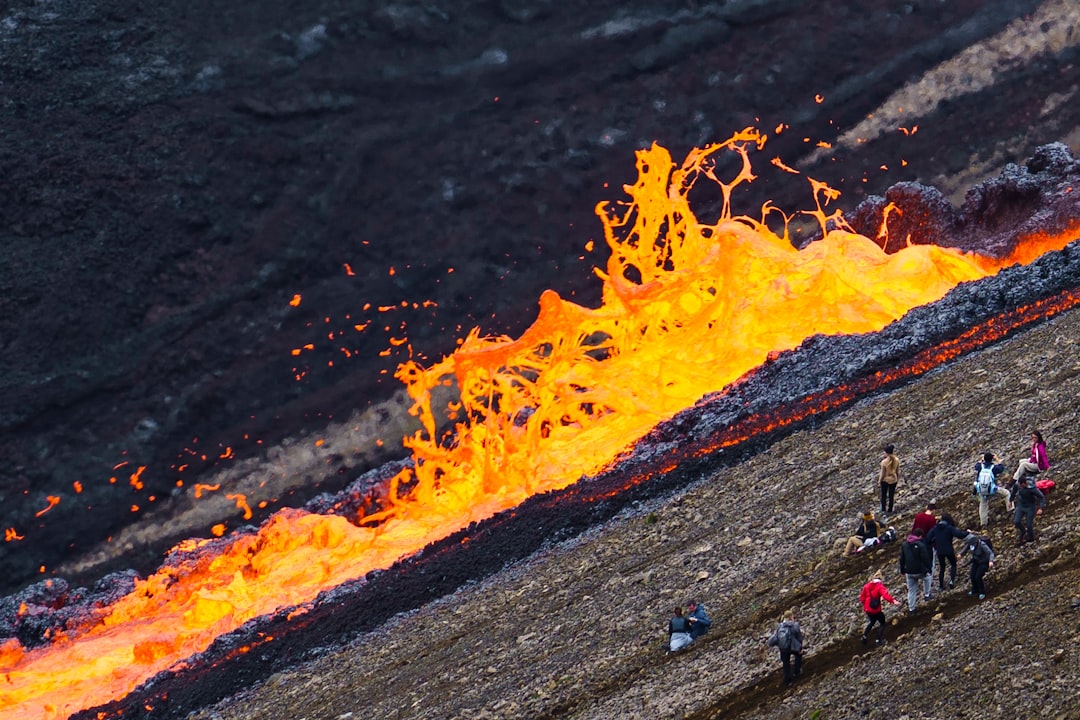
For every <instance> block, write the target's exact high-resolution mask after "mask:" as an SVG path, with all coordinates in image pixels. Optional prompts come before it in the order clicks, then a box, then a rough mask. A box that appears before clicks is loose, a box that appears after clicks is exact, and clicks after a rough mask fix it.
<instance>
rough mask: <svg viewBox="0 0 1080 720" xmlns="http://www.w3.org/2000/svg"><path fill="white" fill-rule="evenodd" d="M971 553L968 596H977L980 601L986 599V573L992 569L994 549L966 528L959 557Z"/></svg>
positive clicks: (984, 539) (982, 538)
mask: <svg viewBox="0 0 1080 720" xmlns="http://www.w3.org/2000/svg"><path fill="white" fill-rule="evenodd" d="M968 553H971V572H970V574H969V577H970V578H971V589H970V590H968V595H974V596H977V597H978V598H979V599H980V600H982V599H983V598H985V597H986V581H985V580H984V578H985V577H986V573H987V571H989V570H990V568H992V567H994V549H993V548H992V547H990V543H989V542H987V540H986V538H984V537H980V536H978V535H976V534H975V531H974V530H972V529H971V528H968V531H967V537H965V538H964V547H963V548H961V550H960V557H963V556H965V555H967V554H968Z"/></svg>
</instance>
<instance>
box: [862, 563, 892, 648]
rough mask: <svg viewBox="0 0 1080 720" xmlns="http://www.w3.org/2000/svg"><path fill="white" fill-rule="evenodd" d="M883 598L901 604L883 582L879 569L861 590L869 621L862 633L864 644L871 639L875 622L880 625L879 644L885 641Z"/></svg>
mask: <svg viewBox="0 0 1080 720" xmlns="http://www.w3.org/2000/svg"><path fill="white" fill-rule="evenodd" d="M883 600H884V601H885V602H888V603H892V604H893V605H899V604H900V603H898V602H896V601H895V600H893V597H892V595H890V594H889V590H888V588H886V587H885V583H884V582H882V579H881V571H880V570H878V571H877V572H876V573H874V574H873V576H872V577H871V578H870V580H869V582H867V583H866V584H865V585H863V587H862V590H860V591H859V602H861V603H862V608H863V612H864V613H866V618H867V621H868V622H867V624H866V629H865V630H863V634H862V644H863V645H865V644H866V642H867V640H868V639H869V637H870V631H871V630H873V629H874V625H875V624H877V625H879V627H878V632H877V644H878V645H881V644H883V643H884V642H885V607H884V605H882V601H883Z"/></svg>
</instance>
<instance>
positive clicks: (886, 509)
mask: <svg viewBox="0 0 1080 720" xmlns="http://www.w3.org/2000/svg"><path fill="white" fill-rule="evenodd" d="M884 452H885V457H883V458H882V459H881V467H880V469H879V470H878V485H879V486H880V487H881V514H882V517H883V518H885V517H887V515H886V513H889V514H891V513H892V511H893V502H894V501H895V500H896V484H897V483H898V482H900V458H898V457H896V446H895V445H893V444H892V443H889V444H888V445H886V446H885V447H884Z"/></svg>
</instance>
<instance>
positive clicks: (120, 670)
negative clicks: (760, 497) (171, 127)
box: [0, 130, 1075, 718]
mask: <svg viewBox="0 0 1080 720" xmlns="http://www.w3.org/2000/svg"><path fill="white" fill-rule="evenodd" d="M763 142H764V138H763V137H761V136H759V135H758V134H757V133H756V132H753V131H749V130H748V131H744V132H742V133H739V134H737V135H735V136H734V137H732V138H731V139H730V140H728V141H726V142H724V143H719V144H716V145H711V146H709V147H707V148H704V149H701V150H695V151H693V152H692V153H691V154H690V156H689V157H688V158H687V159H686V161H685V162H684V163H683V164H682V165H681V166H679V167H675V166H674V165H673V163H672V161H671V158H670V155H669V154H668V153H667V151H666V150H664V149H663V148H660V147H658V146H655V145H654V146H653V147H652V148H651V149H648V150H642V151H640V152H639V153H638V171H639V179H638V182H637V183H636V184H635V185H633V186H630V187H627V188H626V190H627V192H628V194H629V196H630V200H629V201H628V202H626V203H623V204H621V205H620V206H618V207H617V208H612V207H609V206H607V205H601V206H600V207H598V214H599V215H600V217H601V220H602V222H603V224H604V229H605V236H606V239H607V242H608V244H609V246H610V248H611V257H610V260H609V262H608V265H607V269H606V271H603V272H601V271H599V270H598V271H597V274H598V275H599V276H600V277H601V278H602V280H603V302H602V304H601V306H600V307H599V308H597V309H587V308H583V307H580V306H578V305H575V304H573V303H570V302H567V301H565V300H562V299H561V298H559V297H558V296H557V295H555V294H554V293H553V292H547V293H545V294H544V295H543V296H542V297H541V299H540V314H539V317H538V319H537V320H536V322H535V323H534V324H533V326H532V327H530V328H529V329H528V330H527V331H526V332H525V333H524V334H523V335H522V336H521V337H520V338H518V339H516V340H514V339H510V338H502V337H499V338H485V337H481V336H480V334H479V331H477V330H473V331H472V332H471V333H470V334H469V335H468V337H467V338H466V339H465V340H464V342H463V344H462V345H461V347H460V348H459V349H458V350H457V351H456V352H455V353H454V354H453V355H451V356H449V357H447V358H445V359H444V360H443V361H442V362H440V363H438V364H436V365H434V366H433V367H431V368H427V369H424V368H421V367H419V366H418V365H415V364H412V363H410V364H406V365H404V366H402V367H401V368H400V369H399V372H398V377H399V378H400V379H401V380H403V381H404V382H405V383H406V384H407V385H408V389H409V392H410V394H411V396H412V398H413V400H414V402H415V405H414V412H415V413H416V414H417V415H418V416H419V418H420V419H421V421H422V423H423V426H424V428H425V430H424V431H422V432H420V433H417V435H415V436H414V437H410V438H406V439H405V445H406V447H408V448H409V449H411V451H412V452H413V456H414V460H415V464H414V465H415V468H414V469H413V470H410V471H406V472H403V473H402V474H401V475H399V476H398V477H396V478H395V479H394V481H393V483H392V486H391V488H390V489H389V492H388V493H387V496H386V498H385V499H384V506H383V509H382V510H380V511H379V512H378V513H376V514H373V515H369V516H367V517H364V518H357V519H356V520H357V522H355V523H354V522H350V521H349V520H347V519H345V518H341V517H336V516H322V515H313V514H309V513H305V512H303V511H300V510H283V511H281V512H279V513H278V514H276V515H275V516H273V517H272V518H271V519H269V520H268V521H267V522H266V523H265V524H264V525H263V527H262V528H261V529H260V530H259V532H258V533H257V534H254V535H246V536H241V537H236V538H233V539H232V540H230V541H229V542H227V543H224V542H221V541H219V542H221V544H222V548H218V547H217V546H216V545H215V546H214V547H215V551H214V552H203V550H204V549H205V548H202V547H200V545H201V544H202V543H204V542H206V541H191V542H189V543H188V544H187V545H186V546H185V547H184V548H182V551H181V552H179V553H177V557H176V558H174V560H173V561H172V562H170V563H169V564H168V565H167V566H165V567H163V569H162V570H160V571H159V572H157V573H156V574H154V575H153V576H151V577H150V578H148V579H146V580H144V581H140V582H139V583H138V584H137V587H136V589H135V591H134V592H133V593H131V594H130V595H128V596H127V597H125V598H123V599H122V600H120V601H119V602H117V603H116V604H114V605H112V606H110V607H107V608H103V609H102V610H101V612H100V616H99V618H98V622H97V623H96V624H94V625H93V626H91V627H86V628H80V629H76V630H72V631H70V632H69V633H68V634H67V635H63V636H61V637H56V638H53V641H52V643H51V644H50V645H49V646H47V647H42V648H37V649H33V650H24V649H23V648H22V647H21V646H20V645H19V644H18V642H17V641H14V640H11V641H8V643H7V644H5V645H3V646H0V717H3V718H53V717H66V716H68V715H69V714H71V713H73V712H75V711H77V710H80V709H83V708H89V707H94V706H97V705H100V704H102V703H105V702H107V701H109V700H112V699H116V698H119V697H122V696H124V695H126V694H127V693H129V692H131V691H132V690H133V689H134V688H135V687H136V686H138V685H139V684H140V683H142V682H144V681H145V680H146V679H148V678H150V677H152V676H153V675H155V674H157V673H159V672H161V671H163V670H166V669H169V668H171V667H177V666H179V665H182V663H183V660H184V659H185V658H188V657H190V656H192V655H194V654H196V653H198V652H201V651H203V650H205V649H206V648H207V647H208V646H209V645H210V643H211V642H212V641H213V640H214V638H215V637H217V636H219V635H221V634H223V633H227V632H229V631H231V630H234V629H236V628H237V627H239V626H240V625H241V624H243V623H244V622H246V621H248V620H250V619H252V618H255V617H258V616H261V615H266V614H269V613H272V612H275V611H277V610H279V609H282V608H290V607H295V606H299V609H298V610H297V612H302V611H303V606H304V605H305V604H306V603H310V602H312V601H313V600H314V599H315V597H316V596H317V595H318V593H319V592H321V591H323V590H325V589H327V588H329V587H334V586H336V585H339V584H340V583H342V582H344V581H346V580H349V579H353V578H357V577H361V576H363V575H364V574H365V573H367V572H368V571H370V570H373V569H379V568H385V567H388V566H390V565H391V564H392V563H393V562H394V561H395V560H397V559H399V558H401V557H403V556H408V555H411V554H414V553H416V552H417V551H419V550H420V549H422V548H423V547H424V546H425V545H427V544H429V543H431V542H433V541H435V540H438V539H440V538H443V537H446V536H447V535H449V534H451V533H453V532H454V531H456V530H459V529H461V528H463V527H466V526H467V525H469V524H470V523H471V522H473V521H476V520H480V519H483V518H486V517H489V516H491V515H493V514H495V513H497V512H499V511H502V510H505V509H507V508H511V507H513V506H515V505H517V504H519V503H520V502H521V501H523V500H524V499H525V498H527V497H528V496H530V495H532V494H535V493H540V492H545V491H548V490H553V489H558V488H563V487H566V486H567V485H570V484H571V483H573V482H575V481H577V480H578V479H579V478H580V477H582V476H583V475H589V474H593V473H596V472H597V471H599V470H600V469H601V468H603V467H604V466H605V465H606V464H608V463H610V462H611V461H612V459H613V458H615V457H616V456H617V455H618V453H619V452H620V451H621V450H623V449H624V448H626V447H627V446H628V445H630V444H631V443H633V442H634V441H635V440H637V439H638V438H640V437H641V436H642V435H643V434H645V433H646V432H647V431H648V430H649V429H650V428H652V427H653V426H654V425H656V424H657V423H658V422H660V421H662V420H664V419H665V418H668V417H671V416H672V415H673V414H674V413H676V412H678V411H679V410H681V409H683V408H685V407H688V406H690V405H692V404H693V403H694V402H696V401H697V400H698V399H699V398H700V397H701V396H703V395H705V394H707V393H709V392H713V391H716V390H718V389H721V388H723V387H725V386H726V385H728V384H729V383H730V382H732V381H733V380H735V379H737V378H738V377H740V376H741V375H743V374H744V373H746V372H747V371H749V370H751V369H753V368H754V367H756V366H757V365H759V364H761V363H762V362H763V361H764V360H765V359H766V358H767V357H768V355H769V354H770V353H774V352H778V351H783V350H786V349H791V348H795V347H797V346H798V345H799V344H800V343H801V342H802V341H803V340H804V339H805V338H807V337H809V336H811V335H814V334H818V333H824V334H836V333H862V332H869V331H874V330H878V329H881V328H882V327H884V326H885V325H887V324H888V323H890V322H892V321H893V320H895V319H897V318H899V317H901V316H902V315H904V314H905V313H906V312H907V311H908V310H909V309H911V308H912V307H915V306H917V305H922V304H926V303H930V302H933V301H935V300H938V299H940V298H941V297H942V296H944V295H945V293H946V292H948V291H949V290H950V289H951V288H953V287H954V286H955V285H957V284H958V283H960V282H964V281H967V280H975V279H978V278H982V277H985V276H987V275H989V274H992V273H994V272H997V270H998V269H1000V268H1001V267H1004V266H1006V265H1009V264H1012V263H1013V262H1014V260H1013V259H1005V260H995V259H991V258H986V257H981V256H976V255H968V254H963V253H960V252H956V251H953V250H948V249H942V248H938V247H934V246H926V245H914V246H909V247H906V248H904V249H902V250H900V251H898V252H896V253H894V254H891V255H887V254H886V253H885V252H883V251H882V249H881V247H879V246H878V245H877V244H876V243H875V242H873V241H872V240H869V239H867V238H865V237H861V236H858V235H855V234H853V233H850V232H844V231H842V230H833V231H830V232H828V233H826V234H825V237H824V238H823V239H822V240H820V241H818V242H815V243H813V244H811V245H810V246H809V247H807V248H806V249H804V250H801V251H799V250H795V249H794V248H793V247H792V246H791V244H790V242H789V241H788V240H787V239H786V238H784V237H779V236H777V235H775V234H774V233H772V232H771V231H770V230H769V229H768V228H767V227H766V225H765V223H764V219H765V217H764V216H767V215H768V214H770V213H773V212H778V211H776V210H775V209H773V208H771V207H770V206H768V205H767V206H766V207H765V208H763V218H762V219H761V220H755V219H751V218H748V217H745V216H739V217H736V216H733V215H732V213H731V211H730V204H729V203H730V198H731V193H732V190H733V189H734V188H735V187H736V186H737V185H739V184H741V183H743V182H747V181H750V180H752V179H753V175H752V173H751V170H750V162H749V157H748V154H749V150H750V148H751V147H753V146H755V145H756V146H758V147H760V146H761V145H762V144H763ZM720 152H735V153H737V155H738V156H739V157H741V160H742V168H741V171H740V172H739V173H738V174H737V176H736V177H735V178H734V179H733V180H731V181H730V182H722V181H721V180H720V179H719V178H717V177H716V175H715V166H714V158H715V156H716V155H717V154H718V153H720ZM702 179H708V180H711V181H713V182H714V183H715V187H716V188H717V190H718V192H719V199H720V200H721V201H722V207H723V210H722V212H721V216H720V218H719V219H718V220H717V221H716V222H715V223H712V224H709V223H706V222H703V221H701V220H699V219H698V218H697V217H696V215H695V214H694V212H693V211H692V210H691V208H690V204H689V200H688V194H689V192H690V189H691V187H693V185H694V184H695V183H696V182H697V181H699V180H702ZM811 182H812V186H813V188H814V192H815V199H816V200H817V201H818V202H819V204H818V207H817V210H815V211H812V212H811V214H812V215H814V216H815V217H817V219H818V221H819V223H820V224H821V226H822V227H823V228H825V227H826V225H827V224H831V225H839V226H842V222H841V219H840V218H839V215H838V214H834V215H826V213H825V212H824V211H823V210H822V206H821V204H820V200H821V198H824V199H825V201H826V203H827V202H828V201H829V200H831V199H834V198H835V193H834V192H833V191H832V190H831V189H830V188H828V187H826V186H824V185H821V184H819V183H814V182H813V181H811ZM829 221H833V222H832V223H829ZM1072 237H1075V234H1062V235H1060V236H1056V237H1050V238H1037V239H1028V240H1027V241H1025V243H1024V244H1023V246H1022V247H1020V248H1018V251H1017V255H1016V257H1021V256H1022V257H1024V258H1025V259H1027V258H1033V257H1037V256H1038V255H1040V254H1042V253H1044V252H1047V251H1050V250H1056V249H1059V248H1061V247H1063V246H1064V245H1065V244H1066V243H1067V242H1068V240H1069V239H1070V238H1072ZM1021 253H1022V255H1021ZM440 385H456V387H457V390H458V392H459V394H460V399H459V401H458V402H457V403H456V404H455V405H454V406H453V407H452V408H451V412H452V414H455V415H456V417H457V422H456V426H455V428H454V430H453V431H452V432H450V433H446V434H444V435H441V436H440V435H439V434H438V431H437V428H436V421H435V417H436V411H435V409H434V408H432V407H431V399H430V398H431V391H432V390H433V389H435V388H436V387H437V386H440Z"/></svg>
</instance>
